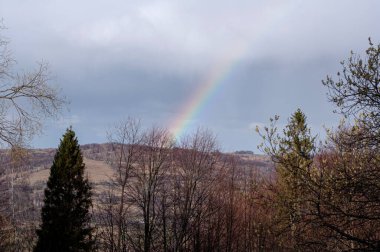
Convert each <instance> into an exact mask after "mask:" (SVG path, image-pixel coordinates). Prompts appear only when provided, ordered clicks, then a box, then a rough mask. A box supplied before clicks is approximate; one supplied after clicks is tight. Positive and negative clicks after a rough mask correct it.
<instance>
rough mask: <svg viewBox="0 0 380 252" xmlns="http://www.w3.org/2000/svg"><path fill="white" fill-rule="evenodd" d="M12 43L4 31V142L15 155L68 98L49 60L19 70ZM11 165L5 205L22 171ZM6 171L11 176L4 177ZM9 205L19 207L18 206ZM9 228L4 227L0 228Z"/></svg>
mask: <svg viewBox="0 0 380 252" xmlns="http://www.w3.org/2000/svg"><path fill="white" fill-rule="evenodd" d="M2 31H4V26H2V25H1V24H0V32H2ZM8 45H9V41H8V40H7V39H6V38H5V37H4V36H3V35H2V34H1V33H0V145H1V146H6V147H8V146H10V147H11V149H12V152H11V155H12V156H13V158H15V157H17V156H19V155H20V154H21V153H22V152H23V151H22V148H20V147H22V146H24V145H25V143H27V142H28V141H29V140H31V139H32V137H33V136H35V134H37V133H39V132H40V130H41V126H42V122H43V119H46V118H48V117H54V116H56V115H57V113H58V112H59V111H60V109H61V108H62V107H63V106H64V105H65V104H66V101H65V98H64V97H62V96H61V95H60V92H59V89H57V88H56V87H53V86H52V85H50V73H49V69H48V65H47V64H46V63H43V62H42V63H39V64H38V65H37V68H36V69H35V70H33V71H31V72H26V73H20V72H17V71H16V70H15V68H16V61H15V60H14V59H13V58H12V54H11V53H10V50H9V49H8ZM16 150H17V151H18V153H16ZM10 167H13V168H12V170H9V171H6V169H7V167H6V166H4V165H3V166H1V167H0V190H6V191H9V194H8V193H5V194H3V195H9V197H8V196H6V197H5V198H4V199H0V204H1V205H3V206H6V205H7V201H9V198H11V200H10V201H9V202H10V203H11V204H13V203H14V200H13V199H14V196H15V192H14V190H13V189H14V185H15V181H14V176H15V174H19V173H17V172H16V168H17V167H14V166H10ZM4 174H8V175H10V176H6V177H4ZM8 179H10V181H8ZM8 185H10V187H8ZM1 197H2V198H3V196H1ZM8 209H15V206H11V207H9V208H8ZM0 210H1V209H0ZM9 214H10V216H12V217H13V219H14V217H15V214H14V213H13V211H11V213H9V212H8V213H5V212H4V211H0V216H3V217H2V218H8V216H9ZM0 218H1V217H0ZM3 223H9V222H3ZM6 229H7V228H4V229H3V228H2V227H0V232H1V231H3V230H6Z"/></svg>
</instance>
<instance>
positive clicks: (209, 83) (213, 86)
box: [170, 47, 243, 139]
mask: <svg viewBox="0 0 380 252" xmlns="http://www.w3.org/2000/svg"><path fill="white" fill-rule="evenodd" d="M242 54H243V50H242V47H240V48H237V50H236V52H235V51H234V52H231V53H230V54H229V55H227V56H225V57H224V59H222V60H220V61H219V62H218V63H217V64H215V65H214V67H213V69H212V70H211V71H210V72H209V73H208V75H207V76H206V78H204V79H203V81H202V82H201V83H200V84H199V85H198V86H199V87H198V89H197V90H196V91H195V92H194V93H193V94H192V96H191V97H190V99H189V100H188V101H187V102H186V103H185V104H184V105H183V107H182V108H181V110H180V112H179V113H178V116H177V117H176V118H175V119H174V120H173V122H172V123H171V124H170V125H171V126H170V130H171V132H172V133H173V135H174V137H175V138H177V139H178V138H180V137H181V135H182V134H183V133H184V131H185V130H186V128H187V127H188V125H189V124H190V122H191V120H192V118H195V117H196V116H197V115H198V114H199V112H200V111H201V110H202V108H203V107H204V106H205V104H206V103H207V101H208V100H209V99H210V98H211V96H212V94H214V93H215V92H216V90H217V89H218V88H220V87H221V83H222V82H223V79H224V78H225V77H226V76H228V74H229V72H230V71H231V70H232V68H233V67H232V66H233V65H234V64H235V63H236V61H238V60H239V59H240V56H241V55H242Z"/></svg>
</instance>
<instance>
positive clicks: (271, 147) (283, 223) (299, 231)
mask: <svg viewBox="0 0 380 252" xmlns="http://www.w3.org/2000/svg"><path fill="white" fill-rule="evenodd" d="M277 120H278V117H275V119H271V126H270V127H266V128H265V133H266V134H265V135H262V134H261V133H260V132H259V134H260V135H261V136H262V137H263V139H264V143H263V144H262V145H260V146H259V147H260V148H261V149H262V150H263V151H264V152H265V153H267V154H268V155H269V156H270V157H271V158H272V161H273V162H274V163H275V168H276V175H277V181H276V190H275V202H274V203H275V205H276V211H277V220H276V221H277V222H278V229H279V230H280V231H279V232H280V233H281V234H285V235H289V236H288V237H286V238H285V239H286V240H287V241H288V239H289V238H290V239H291V241H292V242H291V244H288V245H289V246H290V247H292V249H294V250H295V251H298V250H299V248H297V246H298V245H299V244H300V243H302V242H303V241H301V240H302V239H303V237H302V236H303V235H304V234H305V230H304V225H303V223H302V222H303V214H302V211H303V210H305V209H306V206H305V204H306V202H307V201H308V199H307V197H308V189H309V187H310V186H311V184H310V182H311V181H312V172H313V170H312V166H313V158H314V154H315V137H314V136H312V135H311V133H310V129H309V128H308V126H307V123H306V116H305V114H304V113H303V112H302V111H301V110H300V109H297V111H296V112H294V113H293V114H292V115H291V117H290V118H289V121H288V124H287V125H286V127H285V129H284V130H283V134H282V135H279V134H278V133H277V127H275V123H276V121H277Z"/></svg>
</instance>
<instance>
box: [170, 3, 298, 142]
mask: <svg viewBox="0 0 380 252" xmlns="http://www.w3.org/2000/svg"><path fill="white" fill-rule="evenodd" d="M296 5H297V2H291V3H287V4H286V3H285V4H283V5H277V6H276V8H275V7H273V6H266V8H264V9H262V10H261V11H260V13H261V14H260V16H259V17H258V18H257V20H258V23H259V26H258V27H256V29H255V33H254V34H255V35H254V36H253V37H252V38H248V39H246V40H245V41H244V42H243V43H242V42H240V43H239V44H238V45H236V46H234V47H233V49H232V50H226V52H227V53H226V54H225V55H223V56H222V57H221V58H220V59H219V60H217V61H216V62H217V63H216V64H214V65H213V66H212V67H211V69H210V71H209V72H208V73H207V74H206V76H205V77H204V78H203V79H202V81H201V82H200V83H199V84H198V85H197V88H196V90H195V92H194V93H193V94H192V95H191V96H190V97H189V99H188V100H187V101H186V102H185V103H184V104H183V106H182V107H181V108H180V110H179V112H178V113H177V114H176V115H177V116H176V117H175V118H174V119H173V120H172V121H171V123H170V124H169V129H170V131H171V132H172V133H173V135H174V137H175V138H176V139H179V138H180V137H181V136H182V135H183V134H184V132H185V131H186V129H187V128H188V127H189V125H190V124H191V123H192V121H194V119H195V118H196V117H197V115H198V114H199V112H200V111H201V110H202V109H203V108H204V107H205V106H206V104H207V102H208V101H209V100H210V98H211V97H212V95H213V94H214V93H216V91H217V90H218V89H220V88H221V86H222V83H223V80H225V79H226V78H227V76H229V74H230V73H231V72H232V71H233V69H234V66H236V65H237V64H238V63H239V62H240V60H241V59H242V58H243V57H244V56H245V55H246V53H247V52H249V51H250V49H251V48H254V47H255V45H256V44H255V42H257V41H258V40H260V39H262V37H265V36H264V35H266V34H267V33H268V31H270V30H271V28H273V26H275V25H277V24H280V21H281V20H282V19H283V18H284V17H286V16H288V15H290V13H292V10H294V9H295V7H296Z"/></svg>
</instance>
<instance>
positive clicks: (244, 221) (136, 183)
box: [94, 120, 279, 251]
mask: <svg viewBox="0 0 380 252" xmlns="http://www.w3.org/2000/svg"><path fill="white" fill-rule="evenodd" d="M112 140H113V141H112V142H113V144H114V148H115V151H114V153H115V154H116V156H115V158H114V160H115V162H114V163H113V164H112V165H113V166H114V167H115V169H116V171H117V172H116V176H115V177H114V179H113V180H112V182H111V183H110V184H109V185H108V186H107V187H108V190H106V191H105V192H103V193H102V194H101V196H100V199H99V200H100V202H99V204H98V205H99V208H98V209H97V210H95V213H96V214H95V216H94V220H95V222H96V225H97V227H98V230H97V239H98V246H99V247H98V248H99V249H100V250H101V251H257V250H273V249H277V248H279V247H278V246H279V244H278V243H277V239H276V236H275V234H274V233H273V232H271V229H270V227H271V225H272V224H273V223H271V217H270V215H269V214H268V213H266V210H265V207H266V204H267V203H268V202H265V201H266V200H265V197H264V194H265V187H264V181H265V179H264V177H262V174H261V172H259V171H258V170H256V169H253V167H250V166H248V167H246V166H244V165H243V164H241V163H238V160H237V159H235V158H234V156H233V155H226V154H222V153H220V152H219V150H218V148H217V145H216V140H215V137H214V136H213V135H212V134H211V133H210V132H208V131H204V130H198V131H197V132H195V133H194V134H193V135H190V136H188V137H185V138H183V139H182V141H181V142H180V143H178V144H175V143H174V141H173V139H172V137H171V136H170V134H169V133H168V132H167V131H165V130H163V129H159V128H153V129H151V130H148V131H144V132H142V131H141V127H140V126H139V124H138V122H136V121H135V120H129V121H127V122H125V123H123V124H121V125H119V127H118V128H117V130H116V131H115V134H114V135H113V138H112Z"/></svg>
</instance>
